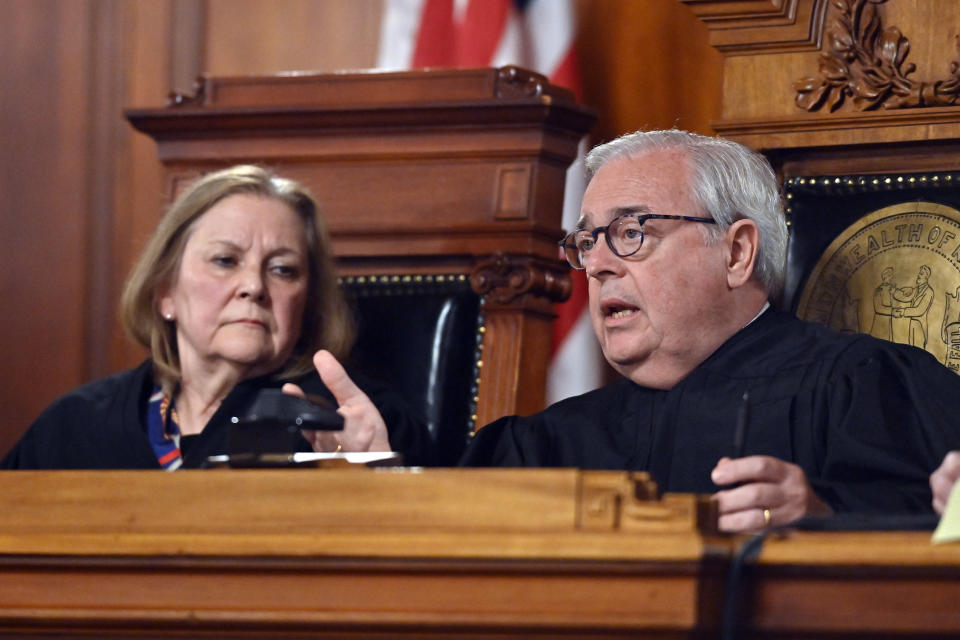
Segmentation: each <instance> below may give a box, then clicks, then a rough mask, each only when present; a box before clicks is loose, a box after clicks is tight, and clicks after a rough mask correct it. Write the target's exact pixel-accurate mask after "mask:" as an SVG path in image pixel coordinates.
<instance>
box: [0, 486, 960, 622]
mask: <svg viewBox="0 0 960 640" xmlns="http://www.w3.org/2000/svg"><path fill="white" fill-rule="evenodd" d="M650 489H651V487H650V486H649V484H648V480H647V479H646V477H645V475H644V474H628V473H621V472H586V471H576V470H571V469H529V470H433V469H431V470H424V471H414V470H393V471H391V470H385V471H367V470H359V471H357V470H329V469H325V470H296V471H280V470H274V471H204V472H189V471H188V472H177V473H174V474H166V473H163V472H70V471H60V472H5V473H2V474H0V514H2V516H0V637H13V636H22V635H24V634H27V633H31V634H35V633H42V634H53V635H56V636H58V637H70V636H76V637H79V636H84V635H87V636H89V635H90V634H94V635H98V636H110V637H133V636H139V635H140V634H142V633H144V632H145V630H147V629H150V630H154V631H153V633H156V632H155V630H156V629H164V630H166V632H170V633H172V634H174V635H176V636H177V637H211V636H215V637H231V638H234V637H235V638H249V637H251V636H255V637H285V638H286V637H303V636H305V635H309V636H310V637H328V638H334V637H336V638H341V637H375V638H448V637H466V638H511V637H517V636H521V635H522V636H523V637H525V638H556V637H558V636H562V637H565V638H575V637H576V638H599V637H603V638H635V637H638V636H643V637H658V638H689V637H704V638H712V637H717V634H718V632H719V629H720V627H721V623H722V616H723V605H724V602H725V600H724V598H725V596H726V594H727V593H728V591H727V590H728V585H727V568H728V567H729V566H730V564H731V562H733V561H734V559H735V557H736V552H737V550H738V549H739V548H740V547H741V545H742V544H743V542H744V539H742V538H735V537H729V536H721V535H717V534H716V533H715V532H713V531H712V527H711V524H712V523H713V522H715V513H714V514H711V512H710V509H709V503H705V502H704V501H703V500H698V499H697V497H695V496H689V495H668V496H665V497H664V498H663V499H661V500H657V499H656V498H655V496H652V495H649V491H650ZM929 540H930V535H929V533H927V532H789V533H783V534H773V535H771V536H769V537H768V539H767V540H766V541H765V545H764V547H763V549H762V552H761V553H760V555H759V557H758V558H756V559H755V560H754V561H752V562H749V563H748V564H747V566H746V568H745V571H744V574H743V579H742V581H741V583H740V584H739V585H735V589H736V593H735V594H734V595H736V597H737V598H738V599H739V600H738V602H740V603H741V604H742V606H741V614H742V618H741V622H742V624H744V625H745V627H746V628H747V630H748V631H749V634H750V635H751V637H754V636H755V637H808V638H826V637H835V636H836V635H837V634H845V637H871V638H873V637H887V636H890V635H891V634H892V635H893V636H894V637H904V638H906V637H910V638H914V637H929V638H933V637H938V638H939V637H960V604H958V603H960V545H939V546H934V545H931V544H930V541H929ZM884 634H886V636H884Z"/></svg>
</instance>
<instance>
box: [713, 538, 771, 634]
mask: <svg viewBox="0 0 960 640" xmlns="http://www.w3.org/2000/svg"><path fill="white" fill-rule="evenodd" d="M766 539H767V531H763V532H761V533H758V534H757V535H755V536H754V537H752V538H750V539H749V540H747V541H746V542H744V543H743V544H742V545H740V548H739V549H737V552H736V553H735V554H734V555H733V558H732V559H731V560H730V569H729V570H728V572H727V588H726V591H725V592H724V594H723V613H722V618H721V620H720V639H721V640H738V638H740V633H741V622H742V621H741V614H742V612H741V611H740V603H741V601H742V600H743V598H742V595H743V594H742V590H743V583H742V577H743V569H744V566H745V565H746V564H747V563H749V562H753V561H754V560H755V559H756V558H757V556H759V555H760V551H762V550H763V543H764V541H765V540H766Z"/></svg>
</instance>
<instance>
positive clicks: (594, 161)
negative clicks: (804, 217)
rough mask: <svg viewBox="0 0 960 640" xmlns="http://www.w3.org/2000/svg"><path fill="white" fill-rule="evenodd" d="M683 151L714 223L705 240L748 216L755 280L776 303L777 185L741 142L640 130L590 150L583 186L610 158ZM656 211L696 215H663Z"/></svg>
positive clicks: (779, 261)
mask: <svg viewBox="0 0 960 640" xmlns="http://www.w3.org/2000/svg"><path fill="white" fill-rule="evenodd" d="M669 149H679V150H682V151H683V152H684V153H685V154H686V157H688V158H689V159H690V165H691V170H692V174H693V175H692V184H691V185H690V189H691V191H692V192H693V195H694V198H695V200H696V201H697V202H698V203H699V204H700V205H701V206H702V207H703V209H704V211H705V212H706V214H707V215H709V216H710V217H712V218H713V219H714V220H716V221H717V224H716V225H702V227H703V229H704V233H705V234H706V236H707V238H708V241H717V240H719V239H720V238H721V237H722V236H723V234H724V233H725V232H726V230H727V229H728V228H729V227H730V225H731V224H733V223H734V222H735V221H737V220H740V219H743V218H747V219H750V220H753V221H754V223H756V225H757V228H758V229H759V230H760V247H759V249H758V251H757V262H756V268H755V270H754V276H755V277H756V278H757V280H759V281H760V282H761V283H762V284H763V286H764V288H765V289H766V291H767V295H768V296H769V297H770V299H772V300H775V299H777V298H778V297H779V296H780V293H781V291H782V290H783V282H784V270H785V267H786V255H787V223H786V218H785V216H784V213H783V201H782V200H781V197H780V187H779V185H778V183H777V178H776V176H775V175H774V173H773V169H772V168H771V167H770V163H769V162H767V159H766V158H764V157H763V156H762V155H760V154H759V153H757V152H755V151H753V150H751V149H748V148H747V147H745V146H743V145H742V144H738V143H736V142H731V141H730V140H724V139H722V138H709V137H707V136H701V135H699V134H696V133H690V132H688V131H681V130H679V129H668V130H665V131H638V132H636V133H630V134H627V135H624V136H621V137H619V138H617V139H616V140H612V141H610V142H607V143H605V144H601V145H598V146H596V147H594V148H593V150H592V151H590V153H589V154H588V155H587V158H586V167H587V182H588V184H589V181H590V180H591V179H592V178H593V176H594V175H595V174H596V173H597V171H599V170H600V168H601V167H602V166H603V165H605V164H606V163H608V162H610V161H611V160H616V159H618V158H625V157H632V156H638V155H641V154H643V153H647V152H649V151H654V150H669ZM654 213H670V214H674V213H680V214H683V215H699V214H698V213H695V212H676V211H663V212H654Z"/></svg>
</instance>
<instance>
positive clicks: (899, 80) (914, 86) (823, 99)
mask: <svg viewBox="0 0 960 640" xmlns="http://www.w3.org/2000/svg"><path fill="white" fill-rule="evenodd" d="M885 2H886V0H838V1H837V2H836V3H835V6H836V9H837V10H836V12H835V15H834V16H833V18H832V19H831V20H830V22H829V24H828V25H827V28H826V35H827V38H826V40H827V47H826V49H827V50H826V51H825V52H824V53H823V54H822V55H821V56H820V75H819V76H818V77H816V78H814V77H806V78H802V79H800V80H797V81H796V82H795V83H794V88H795V89H796V90H797V105H798V106H799V107H801V108H803V109H806V110H807V111H818V110H820V109H821V108H824V107H826V108H828V109H829V110H830V111H836V110H837V109H839V108H840V107H841V106H842V105H843V104H844V102H845V100H846V99H848V98H852V103H853V108H854V109H856V110H858V111H868V110H871V109H877V108H881V107H882V108H884V109H898V108H904V107H941V106H948V105H952V104H954V103H956V101H957V98H958V96H960V62H958V61H957V59H956V54H957V52H956V51H955V52H954V59H952V60H951V61H950V62H949V70H950V72H949V74H948V75H947V76H946V77H944V78H942V79H937V80H929V79H928V80H920V79H917V78H916V77H913V78H911V77H910V76H911V75H912V74H913V73H914V71H915V70H916V65H915V64H913V63H911V62H907V58H908V56H909V54H910V40H909V39H908V38H907V37H906V36H905V35H904V34H903V33H901V32H900V29H898V28H897V27H896V26H894V25H885V24H884V20H883V17H882V15H881V14H880V13H879V10H878V6H879V5H881V4H883V3H885ZM956 44H957V47H958V51H960V36H958V37H957V39H956Z"/></svg>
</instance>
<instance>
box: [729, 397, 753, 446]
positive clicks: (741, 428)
mask: <svg viewBox="0 0 960 640" xmlns="http://www.w3.org/2000/svg"><path fill="white" fill-rule="evenodd" d="M749 423H750V392H749V391H744V392H743V398H742V399H741V400H740V411H738V412H737V425H736V428H735V429H734V431H733V457H734V458H742V457H743V449H744V445H745V444H746V441H747V426H748V424H749Z"/></svg>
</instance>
